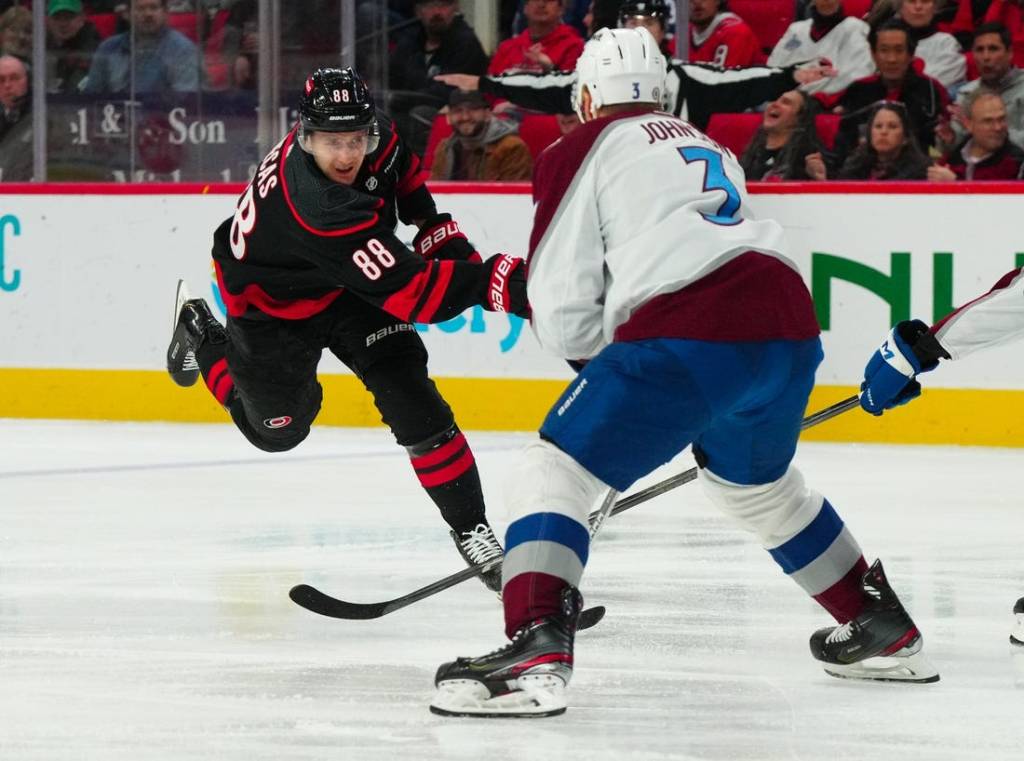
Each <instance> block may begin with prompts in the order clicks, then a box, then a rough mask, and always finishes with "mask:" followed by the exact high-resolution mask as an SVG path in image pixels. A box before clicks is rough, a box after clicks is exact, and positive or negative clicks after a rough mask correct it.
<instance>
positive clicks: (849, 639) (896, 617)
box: [811, 560, 939, 682]
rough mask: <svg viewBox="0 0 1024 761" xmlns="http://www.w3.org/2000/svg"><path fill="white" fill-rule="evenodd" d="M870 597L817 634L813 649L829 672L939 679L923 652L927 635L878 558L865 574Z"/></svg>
mask: <svg viewBox="0 0 1024 761" xmlns="http://www.w3.org/2000/svg"><path fill="white" fill-rule="evenodd" d="M863 586H864V594H865V596H866V597H867V598H868V602H867V604H866V605H865V607H864V610H863V611H862V612H861V614H860V615H859V616H857V617H856V618H855V619H853V620H852V621H849V622H848V623H845V624H843V625H842V626H830V627H827V628H825V629H819V630H818V631H816V632H815V633H814V634H813V635H811V654H812V655H813V656H814V657H815V658H817V659H818V660H819V661H821V662H822V664H823V665H824V668H825V672H826V673H828V674H831V675H832V676H835V677H840V678H844V679H866V680H874V681H884V682H937V681H939V673H938V671H936V670H935V667H934V666H932V665H931V664H930V663H929V662H928V660H927V659H926V658H925V657H924V655H922V654H921V645H922V642H923V640H922V638H921V633H920V632H919V631H918V630H917V627H916V626H915V625H914V622H913V620H912V619H911V618H910V615H909V614H908V613H907V611H906V610H905V609H904V607H903V605H902V604H901V603H900V601H899V598H898V597H896V593H895V592H893V590H892V587H891V586H889V582H888V580H887V579H886V578H885V571H884V570H883V569H882V563H881V561H879V560H876V561H875V562H874V564H873V565H872V566H871V568H869V569H868V571H867V573H865V574H864V579H863Z"/></svg>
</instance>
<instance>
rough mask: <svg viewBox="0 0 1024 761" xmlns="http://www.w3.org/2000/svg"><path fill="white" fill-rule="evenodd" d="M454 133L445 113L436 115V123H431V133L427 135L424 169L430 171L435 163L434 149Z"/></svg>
mask: <svg viewBox="0 0 1024 761" xmlns="http://www.w3.org/2000/svg"><path fill="white" fill-rule="evenodd" d="M450 134H452V128H451V125H450V124H448V118H447V117H446V116H445V115H444V114H438V115H437V116H435V117H434V123H433V124H431V125H430V135H428V136H427V147H426V148H425V149H424V151H423V171H425V172H429V171H430V168H431V167H432V166H433V165H434V151H435V150H437V144H438V143H440V142H441V141H442V140H444V139H445V138H446V137H448V136H449V135H450Z"/></svg>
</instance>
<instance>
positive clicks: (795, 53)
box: [768, 16, 875, 93]
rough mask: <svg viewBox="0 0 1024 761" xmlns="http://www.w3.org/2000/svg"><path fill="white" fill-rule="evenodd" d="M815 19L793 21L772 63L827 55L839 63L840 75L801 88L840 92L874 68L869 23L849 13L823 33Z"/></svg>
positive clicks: (816, 91)
mask: <svg viewBox="0 0 1024 761" xmlns="http://www.w3.org/2000/svg"><path fill="white" fill-rule="evenodd" d="M813 23H814V21H813V19H805V20H803V21H797V22H795V23H793V24H790V26H789V29H787V30H786V33H785V34H784V35H782V39H781V40H779V42H778V44H777V45H776V46H775V49H774V50H772V54H771V55H770V56H769V57H768V65H769V66H792V65H794V64H799V63H804V62H806V61H816V60H818V59H821V58H827V59H828V60H829V61H830V62H831V63H832V65H833V66H834V67H835V69H836V75H835V76H834V77H829V78H826V79H820V80H818V81H817V82H813V83H811V84H809V85H805V86H804V87H802V88H801V89H802V90H804V92H808V93H818V92H824V93H834V92H839V91H840V90H843V89H845V88H846V87H848V86H849V85H850V84H851V83H852V82H853V81H854V80H857V79H860V78H861V77H867V76H870V75H871V73H872V72H874V70H875V62H874V61H873V60H872V59H871V48H870V47H869V46H868V25H867V24H866V23H864V22H863V21H861V20H860V19H857V18H851V17H850V16H847V17H846V18H844V19H843V20H842V21H840V22H839V23H838V24H836V25H835V26H833V27H832V28H831V29H829V30H828V32H826V33H825V34H824V35H823V36H820V37H818V35H816V34H814V33H813V29H812V25H813Z"/></svg>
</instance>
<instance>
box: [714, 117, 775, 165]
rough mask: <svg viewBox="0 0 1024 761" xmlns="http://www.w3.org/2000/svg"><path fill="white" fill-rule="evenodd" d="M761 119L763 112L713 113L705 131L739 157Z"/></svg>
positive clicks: (759, 124)
mask: <svg viewBox="0 0 1024 761" xmlns="http://www.w3.org/2000/svg"><path fill="white" fill-rule="evenodd" d="M761 119H762V117H761V114H713V115H712V116H711V120H710V121H709V122H708V128H707V130H705V132H707V136H708V137H710V138H711V139H712V140H714V141H716V142H718V143H720V144H721V145H723V146H725V147H726V148H728V149H729V150H730V151H732V152H733V153H734V154H736V156H737V157H738V156H740V155H741V154H742V153H743V151H744V150H746V147H747V145H749V144H750V141H751V140H752V139H753V137H754V133H755V132H757V128H758V127H760V126H761Z"/></svg>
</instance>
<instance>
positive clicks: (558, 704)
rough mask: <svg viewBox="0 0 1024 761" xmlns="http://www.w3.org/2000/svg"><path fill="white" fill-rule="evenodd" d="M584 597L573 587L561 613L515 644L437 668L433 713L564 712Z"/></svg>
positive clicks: (529, 628) (518, 636)
mask: <svg viewBox="0 0 1024 761" xmlns="http://www.w3.org/2000/svg"><path fill="white" fill-rule="evenodd" d="M582 604H583V598H582V597H581V596H580V593H579V592H578V591H577V590H576V589H575V588H573V587H567V588H566V590H565V592H563V594H562V610H561V611H560V612H559V613H558V614H557V615H554V616H545V617H544V618H538V619H536V620H534V621H531V622H530V623H528V624H526V625H525V626H523V627H522V628H520V629H519V631H517V632H516V633H515V634H514V635H513V637H512V642H511V643H510V644H508V645H506V646H505V647H503V648H501V649H499V650H495V651H494V652H492V653H488V654H487V655H481V656H479V657H478V658H459V659H457V660H455V661H453V662H451V663H444V664H442V665H441V667H440V668H439V669H438V670H437V676H435V677H434V684H436V685H437V695H436V696H435V697H434V701H433V702H432V703H431V704H430V710H431V711H432V712H433V713H436V714H440V715H441V716H474V717H492V718H503V717H513V718H515V717H520V718H531V717H541V716H556V715H558V714H560V713H565V687H566V685H567V684H568V683H569V679H570V677H572V646H573V637H574V635H575V633H576V621H577V619H578V617H579V614H580V608H581V607H582Z"/></svg>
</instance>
